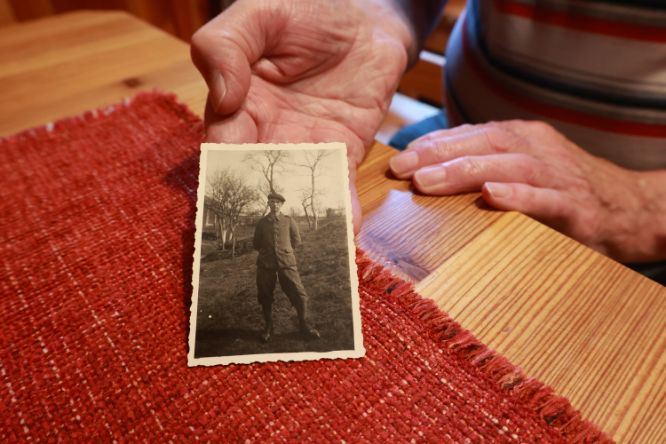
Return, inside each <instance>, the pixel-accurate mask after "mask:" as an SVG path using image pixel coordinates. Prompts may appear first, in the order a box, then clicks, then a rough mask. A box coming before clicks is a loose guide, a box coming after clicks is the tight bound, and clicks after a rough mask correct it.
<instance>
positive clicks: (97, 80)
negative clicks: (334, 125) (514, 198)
mask: <svg viewBox="0 0 666 444" xmlns="http://www.w3.org/2000/svg"><path fill="white" fill-rule="evenodd" d="M152 88H159V89H161V90H167V91H172V92H175V93H176V94H177V95H178V97H179V98H180V100H181V101H182V102H184V103H186V104H187V105H189V106H190V108H191V109H192V110H194V111H195V112H197V113H200V112H201V110H202V109H203V104H204V102H205V96H206V87H205V85H204V83H203V81H202V80H201V79H200V77H199V75H198V74H197V72H196V70H195V69H194V68H193V67H192V66H191V64H190V62H189V49H188V47H187V45H185V44H184V43H182V42H180V41H178V40H176V39H175V38H172V37H170V36H168V35H166V34H164V33H163V32H160V31H158V30H156V29H154V28H151V27H149V26H147V25H145V24H143V23H141V22H139V21H138V20H137V19H134V18H132V17H131V16H129V15H127V14H123V13H75V14H68V15H65V16H60V17H51V18H48V19H43V20H38V21H35V22H30V23H25V24H19V25H10V26H8V27H3V28H0V135H8V134H11V133H14V132H16V131H19V130H21V129H25V128H28V127H31V126H35V125H40V124H44V123H46V122H48V121H52V120H54V119H58V118H62V117H65V116H68V115H73V114H78V113H80V112H82V111H84V110H87V109H91V108H96V107H99V106H103V105H108V104H112V103H115V102H118V101H119V100H121V99H122V98H124V97H127V96H131V95H133V94H135V93H136V92H137V91H138V90H141V89H152ZM390 155H391V151H390V150H389V149H387V148H385V147H383V146H381V145H379V144H377V145H376V146H375V147H374V148H373V150H372V151H371V153H370V155H369V156H368V158H367V159H366V161H365V162H364V164H363V165H362V167H361V169H360V171H359V192H360V196H361V201H362V205H363V208H364V214H365V223H364V227H363V230H362V233H361V235H360V237H359V243H360V245H361V246H362V247H363V248H364V249H366V251H368V252H369V253H370V254H371V255H372V256H373V257H374V258H375V259H376V260H378V261H380V262H382V263H384V264H385V265H386V266H388V267H389V268H391V269H392V270H394V271H395V272H396V274H399V275H401V276H402V277H404V278H406V279H409V280H411V281H413V282H414V283H415V286H416V288H417V289H418V290H419V291H420V292H421V294H423V295H424V296H428V297H431V298H433V299H434V300H436V301H437V303H438V304H439V305H440V306H441V307H442V308H443V309H444V310H445V311H447V312H448V313H449V314H450V315H451V316H452V317H453V318H454V319H456V320H457V321H458V322H460V323H461V324H462V325H463V326H464V327H466V328H468V329H470V330H471V331H472V332H473V333H474V334H475V335H476V336H477V337H478V338H479V339H481V340H482V341H484V342H485V343H486V344H488V345H490V346H491V347H493V348H495V349H497V350H498V351H500V352H501V353H502V354H504V355H506V356H507V357H508V358H509V359H511V361H512V362H513V363H515V364H516V365H519V366H521V367H522V368H523V369H524V370H525V371H526V372H527V373H528V374H529V375H531V376H534V377H536V378H538V379H540V380H542V381H544V382H546V383H548V384H550V385H551V386H553V387H554V388H555V389H556V391H557V392H558V393H560V394H562V395H564V396H566V397H567V398H569V399H570V400H571V401H572V403H573V404H574V406H576V407H577V408H578V409H580V410H581V411H582V412H583V415H584V416H585V417H586V418H588V419H590V420H592V421H594V422H595V423H597V424H598V425H599V426H600V427H601V428H602V429H603V430H605V431H606V432H607V433H608V434H610V435H611V436H612V437H614V438H615V439H616V440H618V441H620V442H655V443H657V442H664V440H665V439H666V399H665V398H666V397H665V396H664V395H665V392H666V388H665V382H664V381H665V380H666V357H665V353H664V351H665V350H666V334H665V333H664V331H665V330H666V289H664V287H662V286H660V285H658V284H655V283H653V282H651V281H649V280H647V279H645V278H643V277H642V276H639V275H638V274H636V273H634V272H632V271H631V270H629V269H627V268H625V267H623V266H622V265H620V264H617V263H615V262H613V261H611V260H609V259H607V258H605V257H603V256H601V255H599V254H597V253H595V252H593V251H591V250H589V249H588V248H585V247H583V246H581V245H579V244H578V243H576V242H574V241H572V240H570V239H568V238H566V237H564V236H562V235H560V234H559V233H557V232H555V231H553V230H550V229H549V228H547V227H545V226H543V225H541V224H539V223H537V222H534V221H532V220H531V219H529V218H527V217H525V216H522V215H520V214H516V213H501V212H496V211H491V210H488V209H486V208H484V207H483V206H482V205H480V204H479V201H478V195H475V194H468V195H462V196H455V197H451V198H432V197H426V196H419V195H415V194H413V193H412V192H411V191H410V189H409V185H408V183H406V182H403V181H397V180H394V179H391V178H389V177H388V176H386V171H387V164H388V158H389V157H390Z"/></svg>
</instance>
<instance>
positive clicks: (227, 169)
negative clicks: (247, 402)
mask: <svg viewBox="0 0 666 444" xmlns="http://www.w3.org/2000/svg"><path fill="white" fill-rule="evenodd" d="M347 171H348V169H347V155H346V147H345V145H344V144H342V143H320V144H209V143H205V144H202V146H201V160H200V173H199V189H198V196H197V216H196V224H197V226H196V234H195V253H194V265H193V276H192V289H193V294H192V305H191V317H190V337H189V355H188V363H189V365H190V366H196V365H216V364H231V363H252V362H268V361H303V360H314V359H322V358H357V357H361V356H363V355H364V354H365V350H364V349H363V339H362V336H361V317H360V307H359V296H358V278H357V275H356V263H355V248H354V242H353V228H352V222H351V195H350V191H349V182H348V173H347Z"/></svg>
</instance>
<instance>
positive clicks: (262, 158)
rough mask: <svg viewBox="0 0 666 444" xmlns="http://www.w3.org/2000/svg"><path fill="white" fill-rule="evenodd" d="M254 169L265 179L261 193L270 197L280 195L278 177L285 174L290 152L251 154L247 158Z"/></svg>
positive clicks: (272, 151) (271, 151)
mask: <svg viewBox="0 0 666 444" xmlns="http://www.w3.org/2000/svg"><path fill="white" fill-rule="evenodd" d="M245 159H246V160H248V161H249V162H250V163H251V165H252V168H253V169H254V170H256V171H259V172H260V173H261V174H262V175H263V176H264V179H265V182H264V183H262V184H261V185H260V189H261V192H262V193H264V194H265V195H266V196H268V195H269V194H270V193H279V192H281V191H282V188H281V187H280V186H279V185H278V183H277V177H276V175H279V174H281V173H284V171H285V164H286V161H287V160H288V159H289V152H288V151H285V150H266V151H260V152H256V153H250V154H248V155H247V156H246V157H245Z"/></svg>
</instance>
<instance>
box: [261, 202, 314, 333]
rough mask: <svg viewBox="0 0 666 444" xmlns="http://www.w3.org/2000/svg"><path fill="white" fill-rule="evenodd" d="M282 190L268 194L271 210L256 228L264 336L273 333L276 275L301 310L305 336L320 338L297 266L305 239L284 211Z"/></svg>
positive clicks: (301, 327) (292, 303)
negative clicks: (307, 316)
mask: <svg viewBox="0 0 666 444" xmlns="http://www.w3.org/2000/svg"><path fill="white" fill-rule="evenodd" d="M284 201H285V199H284V197H283V196H282V195H281V194H278V193H275V192H271V193H270V194H269V195H268V207H269V208H270V213H269V214H268V215H266V216H264V217H263V218H261V219H260V220H259V222H258V223H257V226H256V228H255V230H254V242H253V245H254V249H255V250H257V251H258V252H259V256H258V257H257V296H258V299H259V304H260V305H261V308H262V310H263V315H264V322H265V329H264V332H263V334H262V337H261V338H262V340H263V341H264V342H268V341H269V340H270V339H271V335H272V333H273V293H274V290H275V281H276V279H279V280H280V287H281V288H282V290H283V291H284V293H285V294H286V295H287V297H288V298H289V301H290V302H291V305H293V306H294V308H295V309H296V313H297V314H298V325H299V329H300V333H301V336H303V337H304V338H305V339H315V338H319V332H318V331H317V330H315V329H313V328H311V327H309V326H308V324H307V321H306V319H305V306H306V300H307V294H306V292H305V288H303V283H302V282H301V276H300V275H299V273H298V269H297V267H296V256H294V250H295V249H296V248H297V247H298V245H299V244H300V243H301V236H300V234H299V232H298V226H297V224H296V222H295V221H294V220H293V219H292V218H291V217H289V216H287V215H285V214H282V213H281V212H280V209H281V208H282V205H283V204H284Z"/></svg>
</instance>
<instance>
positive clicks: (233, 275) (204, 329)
mask: <svg viewBox="0 0 666 444" xmlns="http://www.w3.org/2000/svg"><path fill="white" fill-rule="evenodd" d="M301 238H302V240H303V243H302V245H301V246H300V247H299V248H298V249H297V250H296V257H297V259H298V269H299V271H300V274H301V279H302V281H303V285H304V286H305V290H306V291H307V293H308V296H309V299H308V320H309V322H310V325H311V326H313V327H314V328H316V329H317V330H319V332H320V334H321V338H320V339H314V340H305V339H303V338H301V336H300V335H299V333H298V320H297V316H296V310H295V309H294V308H293V307H292V306H291V304H290V302H289V300H288V298H287V296H286V295H285V294H284V293H283V292H282V289H280V285H279V283H278V284H276V289H275V303H274V304H273V324H274V334H273V336H272V338H271V340H270V341H269V342H267V343H264V342H262V341H261V333H262V331H263V328H264V322H263V317H262V312H261V307H260V305H259V303H258V301H257V289H256V280H255V279H256V265H255V264H256V260H257V253H256V252H255V251H250V252H247V251H246V252H244V253H243V254H241V255H239V256H237V257H236V258H233V259H232V258H231V257H230V254H229V253H228V252H226V251H220V250H218V249H217V248H216V244H215V241H213V240H204V241H203V242H202V251H201V268H200V280H199V302H198V308H197V333H196V344H195V356H196V357H198V358H200V357H208V356H232V355H244V354H260V353H292V352H304V351H314V352H324V351H333V350H351V349H353V348H354V340H353V321H352V309H351V292H350V283H349V266H348V256H347V236H346V225H345V220H344V218H343V217H334V218H328V219H324V220H322V224H321V226H320V228H319V229H318V230H317V231H315V232H312V231H308V229H307V226H306V227H301Z"/></svg>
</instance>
